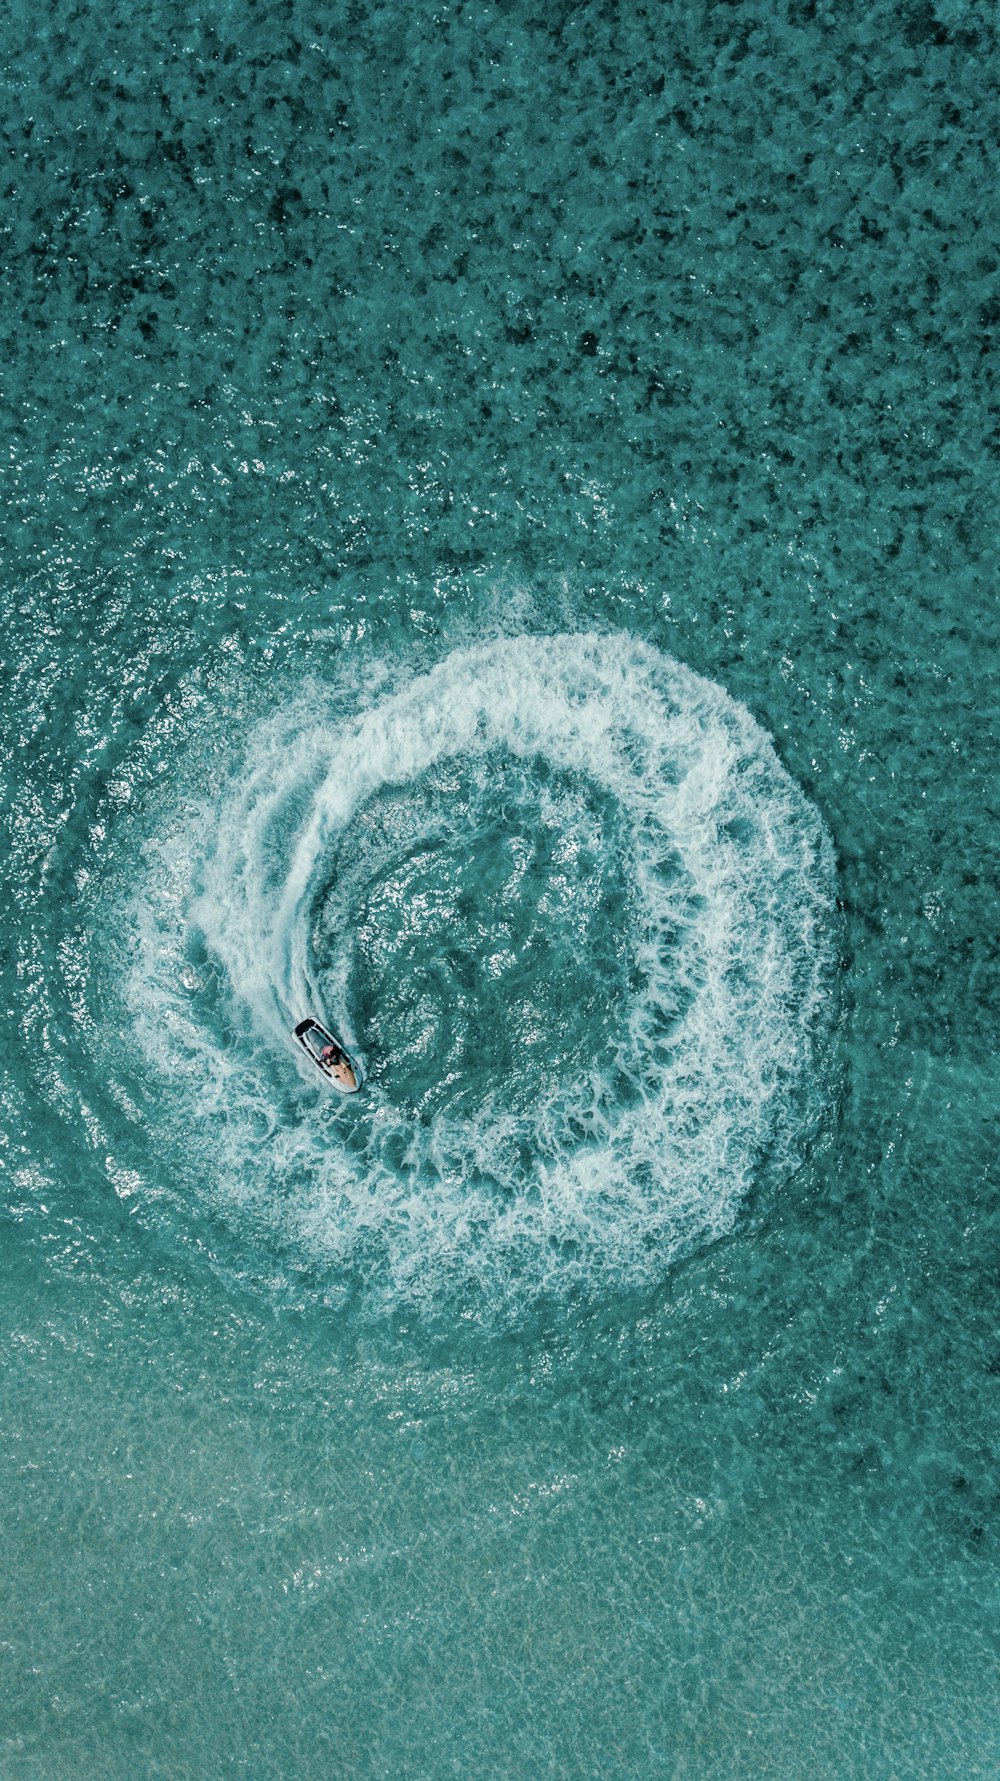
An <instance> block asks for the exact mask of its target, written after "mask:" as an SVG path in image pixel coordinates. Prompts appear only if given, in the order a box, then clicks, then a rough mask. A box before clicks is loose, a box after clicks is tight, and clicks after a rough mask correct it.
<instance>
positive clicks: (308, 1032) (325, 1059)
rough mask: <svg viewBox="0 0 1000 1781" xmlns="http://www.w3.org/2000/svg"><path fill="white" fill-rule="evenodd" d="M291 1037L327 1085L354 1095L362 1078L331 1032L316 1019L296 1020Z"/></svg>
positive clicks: (359, 1071)
mask: <svg viewBox="0 0 1000 1781" xmlns="http://www.w3.org/2000/svg"><path fill="white" fill-rule="evenodd" d="M295 1037H296V1039H297V1040H298V1042H299V1044H300V1045H301V1047H302V1049H303V1051H305V1052H307V1053H308V1055H309V1057H311V1058H312V1061H313V1063H314V1064H315V1065H316V1068H317V1070H319V1071H320V1073H321V1074H322V1075H323V1076H325V1077H326V1080H327V1082H328V1083H329V1084H330V1087H331V1088H335V1089H336V1090H337V1091H338V1093H339V1094H342V1095H356V1094H357V1092H358V1089H359V1088H360V1087H361V1084H362V1081H363V1077H362V1075H361V1066H360V1064H359V1063H358V1062H357V1061H356V1059H354V1058H353V1057H352V1056H351V1054H350V1052H349V1051H348V1049H347V1047H346V1045H342V1044H341V1042H340V1040H339V1039H338V1038H336V1037H335V1036H334V1034H333V1033H328V1032H327V1030H326V1027H324V1026H321V1025H320V1023H319V1021H318V1020H312V1019H310V1020H300V1021H299V1024H298V1026H297V1027H296V1029H295Z"/></svg>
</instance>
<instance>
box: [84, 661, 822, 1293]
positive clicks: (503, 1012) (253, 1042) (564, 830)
mask: <svg viewBox="0 0 1000 1781" xmlns="http://www.w3.org/2000/svg"><path fill="white" fill-rule="evenodd" d="M832 886H833V863H832V853H831V848H830V845H829V842H828V839H827V837H826V835H825V832H824V830H823V827H822V824H821V823H820V821H819V819H818V817H817V815H816V813H815V811H814V810H813V809H812V808H811V806H810V805H809V803H808V802H807V800H806V799H805V798H804V796H803V795H802V793H801V792H800V790H799V789H798V788H797V787H796V786H795V784H794V783H793V782H792V780H791V779H790V778H789V776H788V774H787V773H786V772H785V771H784V769H783V768H782V766H781V765H780V763H779V761H778V759H777V756H776V754H775V751H774V748H773V745H772V743H771V741H770V740H769V738H768V737H767V735H766V734H765V733H764V732H763V731H762V730H761V729H760V727H759V726H758V725H757V724H756V723H755V722H754V720H753V719H752V718H751V717H750V715H749V714H748V713H747V712H746V711H745V710H744V709H743V708H742V707H741V706H739V705H738V704H736V703H735V702H734V701H733V700H732V699H730V698H729V697H728V696H727V695H726V693H725V692H724V691H722V690H721V689H720V688H719V687H717V686H714V685H712V684H710V683H709V682H707V681H705V680H703V679H701V678H699V677H698V676H696V675H695V674H693V673H691V672H689V671H688V670H687V669H686V668H684V667H682V666H681V665H679V664H678V663H677V662H675V661H672V660H670V659H669V658H667V657H665V656H664V655H662V654H660V653H658V652H657V651H656V650H654V649H652V648H649V647H647V646H645V645H643V644H640V643H638V642H636V641H634V640H633V639H631V638H627V637H623V636H601V637H598V636H560V637H528V636H524V637H515V638H502V639H500V640H497V641H494V642H490V643H487V644H484V645H482V646H481V647H477V648H472V649H465V650H458V651H455V652H454V653H453V654H451V655H450V656H448V657H447V658H446V659H445V660H444V661H442V662H441V663H440V664H439V665H438V666H437V667H435V668H434V669H433V670H432V671H431V672H429V673H427V674H425V675H423V676H421V677H420V678H417V679H412V680H410V681H409V682H407V683H404V684H402V685H396V686H392V685H391V684H386V685H383V686H381V687H379V688H378V689H376V690H374V691H372V692H371V693H370V694H369V695H367V696H364V695H361V696H358V695H355V696H354V698H353V700H351V699H350V698H348V697H347V696H346V695H345V694H344V693H343V692H337V693H336V694H331V693H329V692H327V693H326V694H324V693H322V692H319V691H318V690H317V689H316V688H315V687H314V688H311V689H310V690H309V691H308V693H302V694H301V695H299V696H298V697H297V698H295V699H293V700H291V701H287V702H285V703H284V704H283V706H282V708H281V709H280V710H279V711H277V713H275V714H273V715H271V716H270V717H269V718H268V719H267V720H266V721H264V722H262V723H260V724H259V726H258V727H257V728H256V729H255V730H253V731H252V733H250V734H249V736H248V742H247V748H246V751H245V755H244V757H243V758H242V759H241V760H240V761H239V762H238V763H237V764H236V766H235V769H230V768H226V769H225V770H224V771H223V774H222V779H221V783H219V784H218V785H216V786H211V787H209V788H207V789H206V791H205V793H204V795H203V796H202V797H201V798H200V799H195V800H193V801H189V803H188V804H187V806H186V808H185V811H184V814H183V819H181V818H179V817H177V818H175V820H173V822H172V823H168V822H167V820H166V819H165V818H164V819H162V820H160V821H159V822H158V824H156V823H154V825H153V828H152V830H151V832H150V833H149V834H148V835H147V841H146V846H145V851H144V855H143V861H142V865H141V869H140V872H139V874H138V882H137V880H136V875H135V871H134V867H133V871H132V872H131V874H130V876H129V883H128V885H127V887H126V886H125V885H124V883H123V884H122V886H121V887H120V888H119V891H118V892H117V893H116V898H117V900H116V906H115V909H114V915H113V919H112V918H111V912H110V909H109V910H106V911H105V914H106V916H107V919H106V920H105V921H104V923H103V924H102V925H103V927H104V928H105V930H106V931H107V932H113V933H114V936H115V940H114V944H113V945H112V944H108V945H107V946H106V949H105V958H104V968H103V971H102V972H101V973H99V974H98V975H99V976H100V980H101V986H102V989H101V993H102V995H103V997H104V999H105V1008H104V1013H103V1021H102V1023H101V1025H103V1026H104V1027H105V1028H106V1029H107V1028H108V1027H109V1025H110V1026H111V1027H113V1028H114V1029H115V1030H118V1029H119V1028H121V1029H126V1030H127V1031H128V1032H129V1034H130V1035H131V1041H132V1042H131V1044H130V1046H129V1049H128V1058H129V1059H130V1060H131V1061H130V1062H124V1063H123V1057H122V1052H121V1050H120V1049H119V1050H118V1051H117V1052H116V1053H115V1054H114V1056H113V1058H112V1057H111V1056H110V1054H109V1058H108V1067H109V1075H110V1076H111V1077H112V1078H113V1083H114V1094H115V1098H116V1102H117V1105H118V1107H119V1108H120V1109H122V1108H123V1109H125V1110H126V1112H128V1110H129V1109H131V1110H132V1112H131V1114H130V1115H129V1117H131V1118H132V1119H133V1120H134V1123H135V1124H137V1125H140V1124H142V1125H145V1126H147V1127H148V1128H150V1129H151V1130H152V1131H155V1139H156V1147H157V1155H158V1157H159V1158H160V1162H159V1164H158V1169H159V1175H158V1181H159V1186H158V1187H157V1188H156V1189H155V1190H151V1191H155V1192H159V1193H160V1194H162V1195H165V1196H166V1197H167V1198H169V1199H170V1200H171V1202H172V1203H173V1204H175V1205H176V1204H180V1205H186V1206H187V1207H188V1208H189V1209H193V1208H194V1207H198V1208H199V1209H200V1210H202V1211H206V1210H207V1211H210V1212H211V1214H212V1215H213V1217H216V1218H218V1217H221V1218H223V1219H224V1220H225V1221H226V1223H227V1224H228V1225H229V1226H230V1227H231V1228H232V1229H234V1230H235V1232H236V1234H237V1236H238V1239H239V1241H240V1243H241V1244H243V1245H244V1246H245V1247H246V1248H247V1249H249V1250H252V1251H253V1253H254V1255H255V1257H256V1262H257V1265H256V1269H255V1270H251V1271H256V1272H257V1273H259V1274H260V1276H261V1277H265V1278H266V1277H272V1276H273V1277H274V1278H277V1277H278V1275H279V1274H280V1275H281V1276H282V1278H284V1279H286V1280H287V1278H288V1276H289V1271H291V1273H292V1274H294V1275H295V1276H296V1277H297V1278H301V1279H303V1280H304V1279H305V1278H307V1277H308V1279H309V1281H310V1289H309V1290H310V1291H318V1292H320V1293H321V1294H322V1295H323V1296H325V1297H327V1298H329V1299H330V1300H331V1301H337V1300H342V1299H344V1298H346V1297H348V1296H360V1297H361V1299H362V1300H363V1301H364V1302H365V1303H366V1304H367V1305H368V1306H369V1307H370V1308H373V1309H376V1310H386V1309H390V1310H391V1309H397V1308H400V1307H414V1306H420V1307H424V1308H426V1309H429V1310H433V1309H435V1308H437V1309H441V1308H442V1307H443V1306H445V1305H447V1306H448V1307H450V1308H454V1307H455V1306H460V1307H461V1308H462V1310H464V1311H465V1312H466V1313H467V1314H468V1315H472V1316H479V1315H487V1316H489V1315H496V1314H501V1315H503V1314H511V1313H514V1312H516V1310H517V1308H518V1307H519V1306H523V1305H524V1304H526V1303H527V1302H529V1301H531V1300H536V1299H538V1298H539V1297H540V1296H549V1295H554V1296H558V1297H562V1296H565V1295H567V1294H569V1293H574V1294H576V1293H580V1292H582V1293H584V1294H587V1295H591V1294H594V1293H598V1292H602V1291H606V1290H621V1289H623V1288H629V1287H636V1286H642V1285H646V1284H649V1283H651V1282H653V1281H656V1280H658V1279H660V1278H662V1277H663V1275H664V1273H665V1271H666V1270H667V1269H668V1268H669V1267H670V1265H671V1263H672V1262H674V1261H675V1260H676V1258H677V1257H678V1256H680V1255H682V1254H684V1253H686V1252H689V1251H690V1250H691V1249H692V1248H693V1247H694V1246H696V1245H700V1244H703V1243H705V1242H708V1241H710V1240H712V1239H713V1238H716V1237H718V1236H720V1235H722V1234H723V1233H725V1232H727V1231H729V1230H731V1229H732V1227H733V1224H734V1221H735V1219H736V1217H737V1214H738V1211H739V1208H740V1206H741V1204H742V1203H743V1201H744V1200H745V1197H746V1195H747V1193H748V1190H749V1189H750V1187H751V1185H752V1183H753V1182H754V1180H755V1179H756V1178H757V1176H758V1174H759V1172H760V1170H761V1169H762V1168H766V1169H767V1170H768V1171H769V1172H771V1174H772V1175H773V1174H774V1172H775V1171H777V1172H778V1173H779V1174H780V1173H784V1172H786V1171H787V1170H788V1169H789V1168H790V1167H791V1166H792V1165H793V1163H794V1160H795V1158H796V1156H797V1155H798V1154H799V1150H800V1147H801V1142H802V1138H803V1135H804V1134H805V1133H807V1132H808V1130H809V1129H810V1126H811V1124H812V1123H813V1121H814V1119H815V1115H816V1111H817V1108H818V1106H819V1104H820V1099H821V1096H820V1090H819V1088H818V1086H817V1084H816V1082H815V1080H814V1077H815V1070H814V1053H815V1043H816V1038H815V1036H816V1032H817V1028H818V1026H821V1024H822V1023H821V1021H820V1020H819V1015H820V1010H821V1006H822V1004H823V1001H824V999H825V996H826V993H827V988H828V978H827V973H828V967H829V938H828V933H829V912H830V909H831V904H832ZM306 1014H315V1015H317V1016H318V1017H319V1018H320V1019H329V1021H330V1022H331V1024H332V1025H333V1026H334V1027H335V1029H336V1030H337V1031H338V1032H340V1033H342V1034H343V1036H344V1039H345V1041H346V1042H347V1043H348V1044H349V1045H350V1047H351V1049H352V1050H356V1051H357V1053H358V1054H359V1055H360V1056H361V1058H362V1061H363V1065H364V1069H365V1075H366V1089H365V1093H364V1094H363V1095H359V1096H357V1097H356V1098H354V1097H352V1098H350V1099H349V1100H347V1101H341V1100H339V1099H338V1098H337V1097H334V1096H330V1095H327V1094H325V1093H324V1091H323V1086H322V1084H319V1085H318V1086H317V1082H316V1080H315V1078H316V1072H315V1070H311V1071H310V1068H309V1063H308V1060H304V1061H303V1060H301V1059H298V1060H297V1058H296V1047H295V1045H294V1041H293V1040H292V1038H291V1032H292V1029H293V1028H294V1027H295V1025H296V1023H297V1022H298V1021H299V1020H300V1019H301V1018H302V1017H303V1016H304V1015H306ZM96 1029H97V1023H96V1022H95V1031H96ZM95 1042H96V1041H95ZM140 1177H141V1179H142V1180H145V1179H146V1177H145V1174H144V1173H143V1171H140V1172H139V1176H137V1179H139V1178H140ZM129 1191H132V1190H131V1189H130V1190H129ZM135 1191H138V1192H140V1193H141V1192H143V1191H145V1190H144V1189H143V1188H142V1187H141V1186H140V1187H139V1188H137V1189H136V1190H135Z"/></svg>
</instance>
